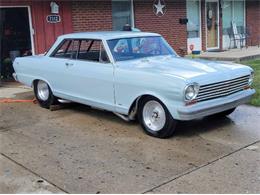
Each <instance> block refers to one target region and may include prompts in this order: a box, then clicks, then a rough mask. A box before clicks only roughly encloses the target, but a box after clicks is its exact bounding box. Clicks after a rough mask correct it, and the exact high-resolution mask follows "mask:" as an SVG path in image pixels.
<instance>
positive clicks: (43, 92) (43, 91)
mask: <svg viewBox="0 0 260 195" xmlns="http://www.w3.org/2000/svg"><path fill="white" fill-rule="evenodd" d="M49 94H50V92H49V87H48V84H47V83H45V82H44V81H38V84H37V95H38V98H39V99H40V100H43V101H46V100H48V98H49Z"/></svg>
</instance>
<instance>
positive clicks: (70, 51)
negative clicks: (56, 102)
mask: <svg viewBox="0 0 260 195" xmlns="http://www.w3.org/2000/svg"><path fill="white" fill-rule="evenodd" d="M78 47H79V40H73V39H65V40H63V41H62V42H61V43H60V44H59V45H58V46H57V48H56V49H55V50H54V52H53V53H52V54H51V55H50V56H49V57H48V58H45V60H46V61H45V62H44V66H42V68H43V69H44V71H42V72H44V75H42V76H43V77H44V78H45V79H46V80H47V82H48V83H49V84H50V86H51V88H52V91H53V92H54V94H55V95H56V96H58V97H61V98H64V95H68V94H71V89H70V88H69V87H68V85H69V83H68V80H67V79H66V78H67V77H68V76H70V75H68V70H67V69H68V68H69V66H71V65H73V64H74V60H75V56H76V54H77V51H78Z"/></svg>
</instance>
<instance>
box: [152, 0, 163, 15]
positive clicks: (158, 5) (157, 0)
mask: <svg viewBox="0 0 260 195" xmlns="http://www.w3.org/2000/svg"><path fill="white" fill-rule="evenodd" d="M153 12H154V14H155V15H156V16H158V17H161V16H163V15H164V14H165V13H166V3H165V2H164V0H154V3H153Z"/></svg>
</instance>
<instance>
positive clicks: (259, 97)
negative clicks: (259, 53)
mask: <svg viewBox="0 0 260 195" xmlns="http://www.w3.org/2000/svg"><path fill="white" fill-rule="evenodd" d="M242 64H245V65H248V66H250V67H251V68H253V69H254V71H255V77H254V82H253V88H254V89H255V90H256V93H255V95H254V97H253V98H252V100H251V101H250V104H251V105H253V106H260V59H255V60H250V61H244V62H242Z"/></svg>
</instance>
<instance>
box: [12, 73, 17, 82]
mask: <svg viewBox="0 0 260 195" xmlns="http://www.w3.org/2000/svg"><path fill="white" fill-rule="evenodd" d="M13 77H14V80H16V81H18V78H17V74H16V73H15V72H14V73H13Z"/></svg>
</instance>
